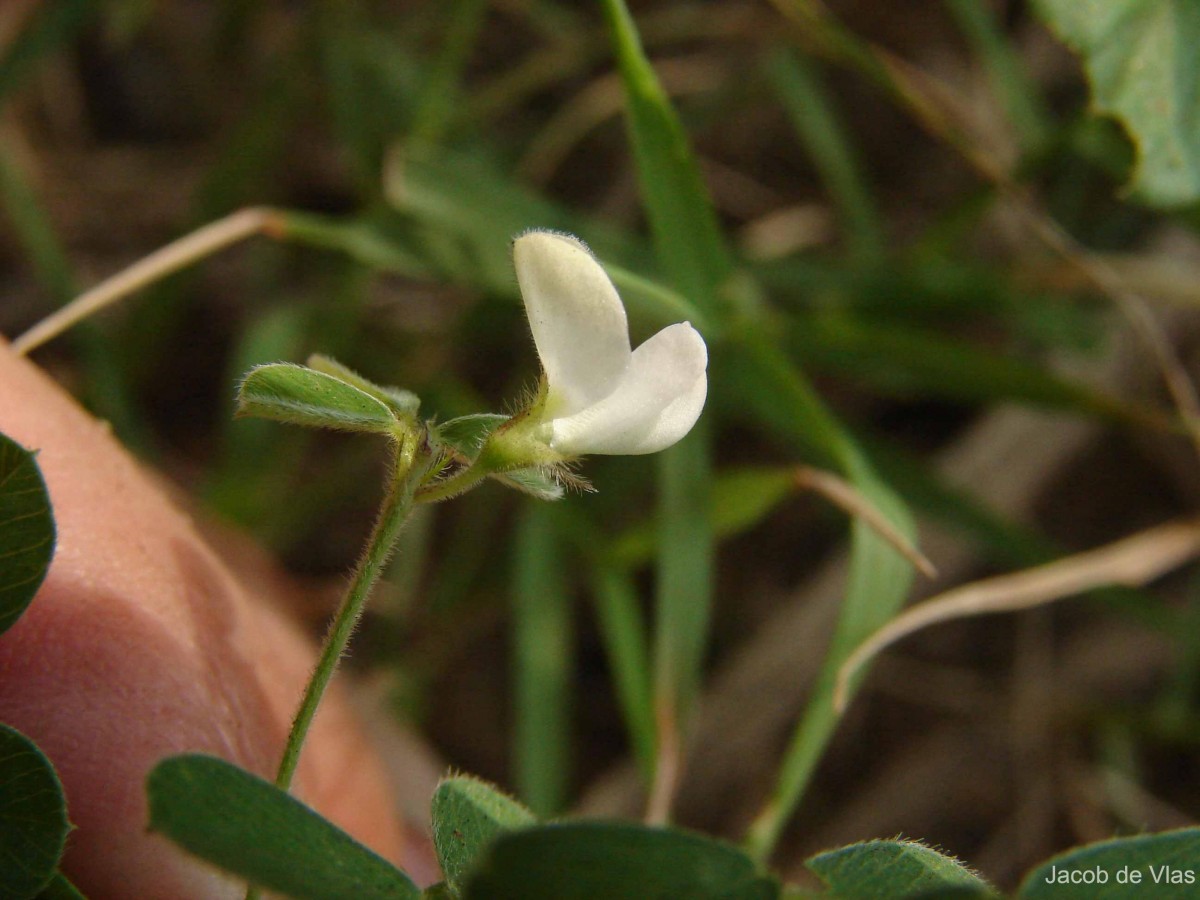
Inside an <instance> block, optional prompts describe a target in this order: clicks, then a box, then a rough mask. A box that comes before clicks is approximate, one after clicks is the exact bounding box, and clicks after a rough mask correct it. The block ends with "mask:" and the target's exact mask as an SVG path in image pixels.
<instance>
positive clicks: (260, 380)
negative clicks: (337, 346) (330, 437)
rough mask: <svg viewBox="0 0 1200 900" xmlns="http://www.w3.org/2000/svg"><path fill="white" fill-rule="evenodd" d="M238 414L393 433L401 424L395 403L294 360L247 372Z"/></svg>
mask: <svg viewBox="0 0 1200 900" xmlns="http://www.w3.org/2000/svg"><path fill="white" fill-rule="evenodd" d="M237 415H239V416H258V417H260V418H263V419H274V420H275V421H277V422H291V423H292V424H294V425H308V426H310V427H312V428H333V429H337V430H339V431H367V432H374V433H377V434H391V433H392V432H393V431H394V429H395V427H396V424H397V418H396V413H395V411H394V409H393V407H392V406H391V405H390V404H389V403H387V402H385V401H384V400H381V399H379V398H377V397H374V396H372V395H371V394H369V393H367V392H365V391H363V390H362V389H361V388H358V387H356V386H354V385H352V384H349V383H347V382H346V381H343V380H342V379H341V378H338V377H335V376H333V375H329V374H326V373H325V372H318V371H317V370H315V369H309V368H306V367H305V366H298V365H295V364H294V363H268V364H267V365H264V366H257V367H256V368H253V369H251V370H250V371H249V372H248V373H246V377H245V378H244V379H242V383H241V385H240V387H239V388H238V406H237Z"/></svg>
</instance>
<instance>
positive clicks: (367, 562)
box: [246, 431, 434, 900]
mask: <svg viewBox="0 0 1200 900" xmlns="http://www.w3.org/2000/svg"><path fill="white" fill-rule="evenodd" d="M392 450H393V454H394V458H393V460H392V469H391V473H390V474H389V476H388V482H387V494H386V496H385V497H384V498H383V505H382V506H381V507H380V509H379V516H378V518H377V519H376V520H375V526H374V528H372V530H371V536H370V537H369V538H368V539H367V546H366V550H365V551H364V552H363V555H362V557H361V558H360V559H359V561H358V566H357V568H356V569H355V570H354V575H353V577H352V578H351V581H350V587H349V589H348V590H347V591H346V596H345V598H344V599H343V600H342V605H341V606H340V607H339V609H338V611H337V614H336V615H335V616H334V617H333V621H332V622H331V623H330V625H329V631H328V632H327V633H326V635H325V642H324V644H323V645H322V647H321V655H320V658H319V659H318V660H317V666H316V668H315V669H314V670H313V674H312V677H311V678H310V679H309V681H308V686H307V687H306V688H305V689H304V699H303V700H301V702H300V708H299V710H297V712H296V716H295V718H294V719H293V720H292V729H291V731H290V732H289V733H288V738H287V744H285V745H284V748H283V756H282V758H281V759H280V761H279V770H278V772H277V773H276V775H275V786H276V787H278V788H280V789H281V790H285V791H286V790H288V789H289V788H290V787H291V784H292V777H293V776H294V775H295V774H296V766H297V764H298V763H299V762H300V750H301V748H302V747H303V746H304V739H305V738H306V737H307V736H308V729H309V726H311V725H312V721H313V717H314V716H315V715H316V712H317V707H318V706H319V705H320V704H321V698H322V697H323V696H324V695H325V689H326V688H327V687H328V686H329V682H330V681H331V680H332V678H333V673H334V672H335V671H337V665H338V661H339V660H340V659H341V658H342V654H343V653H345V652H346V645H347V644H349V643H350V637H351V635H353V634H354V629H355V628H356V627H357V625H358V620H359V619H360V618H362V612H363V608H364V607H365V606H366V603H367V598H368V597H370V596H371V591H372V590H373V589H374V587H375V584H376V582H378V581H379V576H380V575H381V574H383V569H384V566H386V565H387V562H388V559H389V558H390V557H391V555H392V551H393V550H394V549H395V547H396V540H397V539H398V538H399V537H400V532H401V531H402V530H403V528H404V523H405V521H407V519H408V514H409V512H410V511H411V510H412V506H413V495H414V494H416V491H417V488H418V487H419V486H420V484H421V481H422V479H423V478H424V477H425V474H426V473H427V472H428V471H429V468H430V466H431V465H432V464H433V461H434V456H433V454H432V453H430V452H429V449H428V446H427V444H426V440H425V434H424V432H423V431H419V432H418V431H413V432H408V433H402V434H398V435H396V436H395V438H394V440H393V442H392ZM260 896H261V895H260V893H259V890H258V888H255V887H251V888H250V889H249V890H247V891H246V900H258V898H259V897H260Z"/></svg>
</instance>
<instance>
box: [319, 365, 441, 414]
mask: <svg viewBox="0 0 1200 900" xmlns="http://www.w3.org/2000/svg"><path fill="white" fill-rule="evenodd" d="M305 363H306V364H307V365H308V367H309V368H310V369H315V370H316V371H318V372H323V373H325V374H326V375H331V376H333V377H334V378H336V379H337V380H338V381H344V382H346V384H348V385H350V386H351V387H356V388H358V389H359V390H360V391H362V392H363V393H364V394H369V395H370V396H372V397H374V398H375V399H376V400H378V401H379V402H380V403H383V404H385V405H387V406H389V407H391V408H392V410H393V411H394V412H395V413H396V414H397V415H398V416H401V417H408V418H414V417H415V416H416V415H417V410H418V409H420V408H421V400H420V398H419V397H417V395H416V394H414V393H413V392H412V391H406V390H403V389H402V388H395V387H387V386H385V385H382V384H376V383H375V382H373V381H368V380H367V379H366V378H363V377H362V376H361V375H359V374H358V373H357V372H355V371H354V370H353V369H351V368H350V367H348V366H344V365H342V364H341V363H340V362H338V361H337V360H336V359H333V358H332V357H329V356H325V355H324V354H321V353H314V354H312V355H311V356H309V358H308V359H307V360H305Z"/></svg>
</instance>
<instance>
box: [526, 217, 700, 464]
mask: <svg viewBox="0 0 1200 900" xmlns="http://www.w3.org/2000/svg"><path fill="white" fill-rule="evenodd" d="M513 261H514V264H515V265H516V270H517V282H518V283H519V284H520V286H521V296H522V297H523V298H524V300H525V312H526V314H527V315H528V316H529V325H530V328H531V329H532V330H533V341H534V343H535V344H536V345H537V351H538V356H539V357H541V361H542V368H543V370H544V371H545V373H546V383H547V394H546V398H545V405H544V407H543V409H542V412H541V418H542V421H543V422H544V423H546V425H547V426H548V443H549V444H550V447H551V448H552V449H553V450H555V451H557V452H558V453H561V454H562V455H564V456H582V455H584V454H589V453H609V454H636V453H655V452H657V451H659V450H663V449H665V448H666V447H669V446H671V445H672V444H674V443H675V442H676V441H678V440H679V439H680V438H682V437H683V436H684V435H685V434H687V433H688V432H689V431H690V430H691V428H692V426H693V425H694V424H696V419H697V418H699V416H700V410H701V409H703V407H704V398H705V396H706V395H707V393H708V379H707V377H706V375H705V370H706V369H707V368H708V348H707V347H705V345H704V339H703V338H702V337H700V333H699V332H697V331H696V329H695V328H693V327H692V326H691V325H690V324H688V323H687V322H681V323H679V324H677V325H670V326H668V327H666V328H664V329H663V330H662V331H660V332H658V334H656V335H654V336H653V337H652V338H650V339H649V340H648V341H646V342H645V343H644V344H642V345H641V346H640V347H638V348H637V349H636V350H631V349H630V346H629V326H628V323H627V322H626V320H625V307H624V306H623V305H622V303H621V298H620V297H619V296H618V295H617V291H616V288H614V287H613V284H612V282H611V281H610V280H609V278H608V275H606V274H605V272H604V269H603V268H601V266H600V263H599V262H597V261H596V258H595V257H594V256H592V254H591V252H590V251H589V250H588V249H587V247H586V246H585V245H584V244H583V242H582V241H580V240H578V239H577V238H574V237H571V236H570V235H566V234H556V233H554V232H550V231H530V232H527V233H525V234H523V235H521V236H520V237H519V238H517V239H516V241H515V242H514V243H513Z"/></svg>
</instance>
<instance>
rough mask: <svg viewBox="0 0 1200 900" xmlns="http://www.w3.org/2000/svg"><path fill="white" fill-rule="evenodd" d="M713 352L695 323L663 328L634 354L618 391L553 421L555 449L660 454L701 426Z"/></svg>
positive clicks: (578, 452)
mask: <svg viewBox="0 0 1200 900" xmlns="http://www.w3.org/2000/svg"><path fill="white" fill-rule="evenodd" d="M707 368H708V348H707V347H705V346H704V339H703V338H702V337H700V334H699V332H697V331H696V329H694V328H693V327H692V326H691V325H689V324H687V323H686V322H682V323H680V324H678V325H671V326H669V327H667V328H664V329H663V330H662V331H660V332H659V333H658V334H656V335H654V337H652V338H650V340H648V341H646V343H644V344H642V346H640V347H638V348H637V350H635V351H634V352H633V356H632V358H631V359H630V362H629V368H628V369H626V370H625V375H624V376H623V377H622V378H621V381H620V383H619V384H618V385H617V386H616V389H615V390H614V391H613V392H612V393H611V394H609V395H608V396H607V397H605V398H604V399H603V400H601V401H600V402H599V403H595V404H593V405H592V406H589V407H588V408H587V409H584V410H582V411H580V412H578V413H576V414H574V415H572V416H566V417H563V418H559V419H555V420H554V421H553V422H552V423H551V427H552V436H551V439H550V446H551V447H553V448H554V449H555V450H558V451H559V452H560V453H563V454H565V455H567V456H583V455H584V454H588V453H607V454H638V453H655V452H657V451H659V450H662V449H664V448H666V447H669V446H670V445H671V444H673V443H675V442H676V441H678V440H679V439H680V438H682V437H683V436H684V435H685V434H687V433H688V431H690V430H691V427H692V426H693V425H694V424H695V423H696V419H697V418H698V417H699V416H700V410H701V409H702V408H703V406H704V398H705V395H706V393H707V391H708V379H707V377H706V375H705V370H706V369H707Z"/></svg>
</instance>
